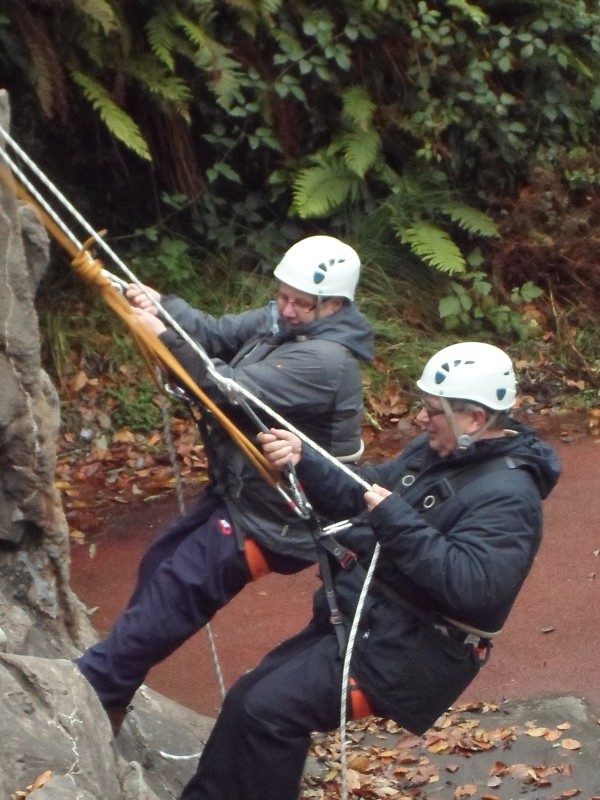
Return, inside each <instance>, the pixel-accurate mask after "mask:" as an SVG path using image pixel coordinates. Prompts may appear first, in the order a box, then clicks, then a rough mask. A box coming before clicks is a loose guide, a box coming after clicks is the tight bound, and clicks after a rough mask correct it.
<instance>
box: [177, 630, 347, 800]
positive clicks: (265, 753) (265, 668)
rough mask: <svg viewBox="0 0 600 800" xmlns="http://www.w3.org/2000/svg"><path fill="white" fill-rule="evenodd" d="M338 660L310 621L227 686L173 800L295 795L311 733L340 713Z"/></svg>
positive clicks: (329, 640) (262, 799) (333, 724)
mask: <svg viewBox="0 0 600 800" xmlns="http://www.w3.org/2000/svg"><path fill="white" fill-rule="evenodd" d="M341 675H342V661H341V657H340V654H339V647H338V643H337V639H336V637H335V635H334V633H333V632H332V631H331V628H330V627H328V628H327V629H325V630H323V629H318V628H317V627H316V626H315V625H314V624H313V625H310V626H309V627H308V628H306V629H305V630H304V631H302V632H301V633H300V634H298V635H297V636H295V637H294V638H293V639H289V640H287V641H286V642H284V643H283V644H282V645H280V646H279V647H278V648H276V649H275V650H273V651H272V652H271V653H269V654H268V655H267V656H266V657H265V658H264V659H263V661H262V662H261V664H260V665H259V666H258V667H257V668H256V669H254V670H252V672H249V673H247V674H246V675H244V676H243V677H242V678H240V679H239V680H238V681H237V682H236V683H235V684H234V686H233V688H232V689H231V690H230V691H229V692H228V694H227V697H226V698H225V701H224V703H223V707H222V709H221V712H220V713H219V716H218V719H217V721H216V723H215V726H214V728H213V730H212V733H211V735H210V737H209V739H208V742H207V743H206V746H205V748H204V750H203V752H202V755H201V756H200V761H199V763H198V769H197V771H196V774H195V775H194V777H193V778H192V779H191V781H190V782H189V783H188V785H187V786H186V787H185V789H184V791H183V794H182V795H181V800H298V794H299V787H300V781H301V779H302V775H303V772H304V765H305V761H306V756H307V753H308V749H309V746H310V741H311V732H312V731H330V730H333V729H335V728H337V727H338V725H339V718H340V691H341Z"/></svg>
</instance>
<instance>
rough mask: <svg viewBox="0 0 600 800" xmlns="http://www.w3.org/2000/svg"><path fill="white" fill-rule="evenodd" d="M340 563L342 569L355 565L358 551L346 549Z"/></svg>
mask: <svg viewBox="0 0 600 800" xmlns="http://www.w3.org/2000/svg"><path fill="white" fill-rule="evenodd" d="M339 563H340V566H341V568H342V569H349V568H350V567H353V566H354V564H356V553H353V552H352V550H346V552H345V553H344V555H343V556H342V557H341V558H340V560H339Z"/></svg>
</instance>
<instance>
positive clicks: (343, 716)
mask: <svg viewBox="0 0 600 800" xmlns="http://www.w3.org/2000/svg"><path fill="white" fill-rule="evenodd" d="M378 558H379V542H377V544H376V545H375V549H374V550H373V556H372V558H371V563H370V564H369V569H368V570H367V574H366V577H365V580H364V582H363V585H362V589H361V592H360V595H359V598H358V603H357V604H356V610H355V612H354V619H353V620H352V626H351V628H350V633H349V634H348V644H347V645H346V653H345V655H344V666H343V669H342V692H341V708H340V771H341V789H342V800H347V798H348V756H347V742H346V721H347V704H348V684H349V681H350V663H351V661H352V652H353V650H354V641H355V639H356V634H357V632H358V623H359V622H360V618H361V615H362V610H363V608H364V605H365V601H366V599H367V594H368V593H369V588H370V586H371V580H372V579H373V573H374V572H375V567H376V566H377V560H378Z"/></svg>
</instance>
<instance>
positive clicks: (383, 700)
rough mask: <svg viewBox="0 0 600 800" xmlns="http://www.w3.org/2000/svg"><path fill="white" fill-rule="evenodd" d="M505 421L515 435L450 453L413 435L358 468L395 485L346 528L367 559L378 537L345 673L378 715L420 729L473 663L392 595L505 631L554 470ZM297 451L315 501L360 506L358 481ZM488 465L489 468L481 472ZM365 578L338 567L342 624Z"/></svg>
mask: <svg viewBox="0 0 600 800" xmlns="http://www.w3.org/2000/svg"><path fill="white" fill-rule="evenodd" d="M513 427H514V435H507V436H504V437H502V438H495V439H494V438H492V439H487V440H483V441H479V442H476V443H475V444H474V445H473V446H472V447H471V448H470V450H469V451H468V452H467V453H466V454H464V455H452V456H450V457H447V458H442V457H440V456H438V455H437V453H435V452H434V451H433V450H431V448H430V447H429V446H428V437H427V435H426V434H422V435H420V436H418V437H417V438H416V439H415V440H414V441H413V442H412V443H411V444H410V445H409V446H408V447H407V448H406V450H405V451H404V452H403V453H402V455H400V456H399V457H398V458H396V459H394V460H393V461H390V462H387V463H384V464H381V465H380V466H375V467H365V468H362V469H356V470H355V471H356V472H357V474H359V475H360V476H361V477H362V478H364V479H365V480H366V481H367V482H368V483H369V484H373V483H377V484H379V485H381V486H385V487H386V488H388V489H393V490H394V493H393V494H392V495H390V496H389V497H387V498H385V499H384V500H383V501H382V502H381V503H380V504H379V505H378V506H377V507H376V508H374V509H373V510H372V511H371V512H370V513H369V515H368V522H369V526H370V527H357V528H355V529H353V530H351V532H350V533H349V534H347V535H346V536H345V542H344V543H345V544H347V545H349V546H350V547H351V548H352V549H353V550H354V551H355V552H357V553H358V555H359V557H360V561H361V562H362V565H363V566H364V567H367V566H368V564H369V563H370V557H371V555H372V552H373V548H374V545H375V542H376V541H377V542H379V544H380V554H379V558H378V562H377V568H376V571H375V577H374V581H373V584H372V586H371V590H370V592H369V594H368V596H367V602H366V604H365V607H364V609H363V611H362V615H361V618H360V627H359V633H358V635H357V637H356V641H355V645H354V650H353V656H352V668H351V671H352V674H353V675H354V677H355V678H356V679H357V681H358V683H359V685H360V686H361V687H362V688H363V690H364V691H365V692H366V694H367V696H368V697H369V699H370V700H371V703H372V705H373V708H374V710H375V712H376V713H377V714H379V715H380V716H382V717H387V718H391V719H394V720H396V721H397V722H398V723H399V724H400V725H402V726H404V727H406V728H407V729H409V730H411V731H413V732H415V733H417V734H420V733H422V732H424V731H425V730H426V729H427V728H429V727H430V726H431V725H432V724H433V723H434V722H435V720H436V719H437V718H438V717H439V716H440V715H441V714H442V713H443V712H444V711H445V710H446V709H447V708H448V707H449V706H450V705H451V704H452V703H453V702H454V701H455V700H456V699H457V697H458V696H459V695H460V694H461V693H462V691H463V690H464V689H465V688H466V686H467V685H468V684H469V683H470V682H471V680H472V679H473V678H474V677H475V675H476V674H477V672H478V671H479V667H480V664H479V661H478V659H477V658H476V656H475V653H474V650H473V647H472V646H471V645H470V644H465V643H464V642H462V641H457V640H455V639H453V638H450V637H448V636H445V635H443V633H442V632H440V631H439V630H438V629H436V628H435V627H434V626H433V625H432V624H428V623H425V622H423V621H422V620H421V619H420V618H419V615H418V614H417V613H412V612H411V611H410V610H407V608H406V605H405V604H402V603H401V602H395V598H397V596H398V595H401V596H402V597H403V598H405V600H408V601H409V603H410V604H412V605H413V606H416V607H418V608H419V609H422V610H425V611H426V612H427V614H428V615H430V616H431V617H433V618H434V619H435V620H438V621H439V622H440V623H445V622H446V620H447V619H448V618H449V619H452V620H456V621H458V622H459V623H463V624H466V625H468V626H470V627H472V628H476V629H478V630H481V631H485V632H490V633H493V632H497V631H499V630H500V629H501V628H502V626H503V624H504V622H505V620H506V618H507V616H508V614H509V612H510V609H511V608H512V605H513V603H514V601H515V599H516V597H517V594H518V592H519V590H520V588H521V586H522V584H523V582H524V580H525V578H526V576H527V574H528V572H529V570H530V568H531V566H532V563H533V559H534V557H535V554H536V553H537V550H538V547H539V545H540V541H541V536H542V522H543V520H542V507H541V500H542V499H543V498H545V497H547V495H548V494H549V492H550V491H551V489H552V488H553V487H554V485H555V484H556V482H557V480H558V478H559V474H560V465H559V462H558V459H557V456H556V454H555V453H554V451H553V450H552V448H551V447H550V446H549V445H547V444H545V443H543V442H541V441H540V440H539V439H538V438H537V436H536V434H535V433H534V431H533V430H531V429H530V428H528V427H526V426H521V425H519V424H517V423H514V426H513ZM304 450H305V452H304V455H303V458H302V461H301V462H300V464H299V465H298V475H299V477H300V479H301V480H302V483H303V486H304V488H305V490H306V492H307V494H308V496H309V497H310V498H311V499H312V500H313V502H314V503H315V504H316V505H318V507H319V509H320V510H321V511H323V512H324V513H328V514H331V513H333V512H334V511H335V512H336V513H337V514H338V515H339V516H343V515H346V516H352V515H354V514H358V513H360V512H361V511H364V508H365V505H364V500H363V494H364V489H363V488H362V487H361V486H360V485H359V484H358V483H357V482H354V481H353V480H352V479H351V478H350V477H348V476H347V475H345V474H344V473H343V472H341V471H340V470H337V469H336V468H335V466H334V465H332V464H330V463H328V462H327V461H326V460H325V459H323V458H322V457H321V456H319V455H318V454H316V453H315V452H314V451H312V450H311V449H310V448H306V447H305V448H304ZM499 456H509V457H510V459H509V461H508V462H507V461H506V460H505V459H504V458H502V459H501V458H498V457H499ZM486 462H487V463H488V464H492V465H493V466H491V467H488V468H487V471H486V467H485V466H484V465H485V463H486ZM475 464H477V465H478V466H477V467H475V466H474V465H475ZM509 464H510V466H511V467H512V468H509ZM461 470H462V474H463V476H464V475H467V477H466V478H464V477H463V479H462V483H461V479H460V477H458V476H459V475H460V474H461ZM478 473H479V474H478ZM406 476H414V477H415V480H414V482H411V481H412V477H409V478H408V480H407V479H406ZM403 478H405V480H404V484H408V485H403ZM453 481H454V486H453ZM426 498H428V499H426ZM432 499H433V500H432ZM432 503H433V505H432V507H431V508H429V509H428V510H426V509H425V507H426V506H429V505H431V504H432ZM363 579H364V570H360V569H358V570H357V569H354V570H348V571H340V572H339V573H338V574H337V577H336V580H335V588H336V596H337V601H338V605H339V608H340V610H341V612H342V613H343V615H344V617H345V619H346V621H347V623H348V624H349V623H350V621H351V620H352V619H353V617H354V612H355V609H356V604H357V600H358V595H359V592H360V589H361V586H362V583H363ZM383 587H386V588H385V589H384V588H383ZM390 590H391V591H390ZM327 616H328V609H327V606H326V603H325V600H324V597H323V593H322V592H318V593H317V595H316V597H315V618H316V620H321V621H322V622H323V624H326V619H327Z"/></svg>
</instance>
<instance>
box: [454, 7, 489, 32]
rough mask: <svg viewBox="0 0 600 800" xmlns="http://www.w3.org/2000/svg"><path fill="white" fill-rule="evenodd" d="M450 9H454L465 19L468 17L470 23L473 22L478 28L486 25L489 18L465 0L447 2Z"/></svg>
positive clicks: (481, 10) (480, 9)
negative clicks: (460, 12)
mask: <svg viewBox="0 0 600 800" xmlns="http://www.w3.org/2000/svg"><path fill="white" fill-rule="evenodd" d="M447 3H448V5H449V6H450V8H456V9H457V11H462V13H463V14H464V15H465V17H468V18H469V19H470V20H471V22H474V23H475V24H476V25H478V26H479V27H480V28H481V27H483V26H484V25H488V24H489V21H490V18H489V16H488V14H486V12H485V11H484V10H483V9H482V8H480V7H479V6H475V5H473V4H472V3H469V2H467V0H447Z"/></svg>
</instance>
